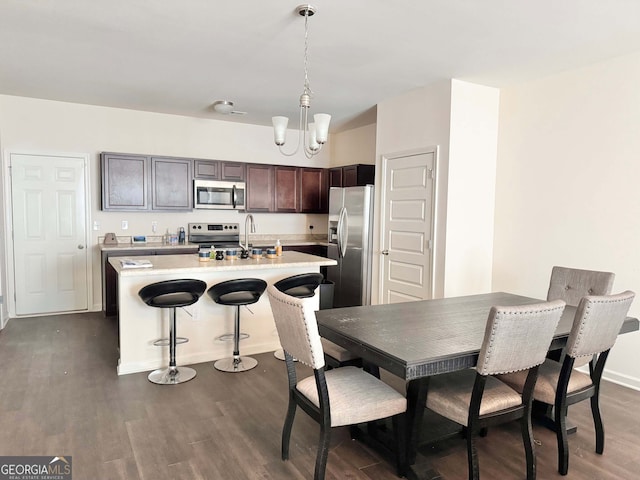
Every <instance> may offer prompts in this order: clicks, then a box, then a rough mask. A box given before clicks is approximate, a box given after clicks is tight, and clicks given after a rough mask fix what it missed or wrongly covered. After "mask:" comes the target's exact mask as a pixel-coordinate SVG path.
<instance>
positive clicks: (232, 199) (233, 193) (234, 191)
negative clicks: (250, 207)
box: [231, 185, 237, 208]
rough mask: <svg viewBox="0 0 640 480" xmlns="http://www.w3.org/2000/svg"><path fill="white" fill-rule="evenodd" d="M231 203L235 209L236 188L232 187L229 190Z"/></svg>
mask: <svg viewBox="0 0 640 480" xmlns="http://www.w3.org/2000/svg"><path fill="white" fill-rule="evenodd" d="M231 202H232V203H233V208H237V205H236V204H237V201H236V186H235V185H234V186H233V189H232V190H231Z"/></svg>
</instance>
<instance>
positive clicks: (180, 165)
mask: <svg viewBox="0 0 640 480" xmlns="http://www.w3.org/2000/svg"><path fill="white" fill-rule="evenodd" d="M192 165H193V161H192V160H191V159H189V158H165V157H151V209H152V210H191V209H192V208H193V205H192V203H193V180H192V178H193V173H192V171H191V169H192Z"/></svg>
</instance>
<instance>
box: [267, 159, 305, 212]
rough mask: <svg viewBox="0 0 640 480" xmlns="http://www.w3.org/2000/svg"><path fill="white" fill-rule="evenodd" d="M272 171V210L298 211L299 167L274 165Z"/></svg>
mask: <svg viewBox="0 0 640 480" xmlns="http://www.w3.org/2000/svg"><path fill="white" fill-rule="evenodd" d="M273 171H274V182H275V185H274V187H275V188H274V193H275V197H274V202H273V203H274V209H273V211H274V212H279V213H297V212H299V211H300V190H299V189H300V183H299V181H298V176H299V169H298V168H297V167H285V166H280V165H276V166H275V167H274V169H273Z"/></svg>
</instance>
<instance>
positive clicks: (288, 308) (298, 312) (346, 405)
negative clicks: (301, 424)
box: [267, 285, 407, 480]
mask: <svg viewBox="0 0 640 480" xmlns="http://www.w3.org/2000/svg"><path fill="white" fill-rule="evenodd" d="M267 294H268V296H269V301H270V302H271V309H272V311H273V317H274V319H275V323H276V328H277V330H278V335H279V337H280V344H281V345H282V348H283V349H284V352H285V362H286V367H287V375H288V377H289V405H288V408H287V415H286V418H285V422H284V427H283V429H282V459H283V460H287V459H288V458H289V441H290V438H291V430H292V427H293V420H294V417H295V413H296V408H297V407H298V406H300V408H302V410H304V411H305V412H306V413H307V414H308V415H309V416H311V418H313V419H314V420H315V421H317V422H318V423H319V424H320V439H319V444H318V450H317V455H316V464H315V473H314V479H315V480H322V479H324V476H325V470H326V464H327V457H328V453H329V442H330V439H331V428H332V427H339V426H346V425H356V424H359V423H366V422H372V421H374V420H381V419H385V418H389V417H391V418H392V425H393V432H394V436H395V439H396V444H397V446H398V448H397V451H396V468H397V470H398V475H400V476H403V475H404V474H405V473H406V465H407V454H406V451H407V448H406V436H407V435H406V415H405V412H406V409H407V401H406V398H405V397H404V396H403V395H401V394H400V393H398V392H397V391H396V390H394V389H393V388H391V387H390V386H389V385H387V384H386V383H384V382H382V381H381V380H379V379H378V378H376V377H374V376H373V375H370V374H369V373H366V372H365V371H364V370H362V369H360V368H357V367H353V366H348V367H342V368H336V369H333V370H328V371H326V372H325V369H324V366H325V357H324V352H323V349H322V342H321V341H320V334H319V333H318V324H317V322H316V317H315V313H314V311H313V308H312V306H311V304H310V303H309V302H308V301H307V300H306V299H304V298H296V297H292V296H290V295H287V294H285V293H282V292H281V291H279V290H278V289H277V288H276V287H275V286H274V285H269V286H268V287H267ZM294 358H295V359H296V360H297V361H298V362H300V363H303V364H305V365H307V366H309V367H311V368H312V369H313V376H309V377H306V378H304V379H302V380H300V381H298V379H297V376H296V367H295V364H294V360H293V359H294Z"/></svg>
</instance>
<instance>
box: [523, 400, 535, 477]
mask: <svg viewBox="0 0 640 480" xmlns="http://www.w3.org/2000/svg"><path fill="white" fill-rule="evenodd" d="M520 422H521V428H522V443H523V444H524V453H525V458H526V459H527V480H535V478H536V455H535V452H534V448H535V447H534V445H533V433H532V431H531V412H529V414H524V415H523V416H522V419H521V420H520Z"/></svg>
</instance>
